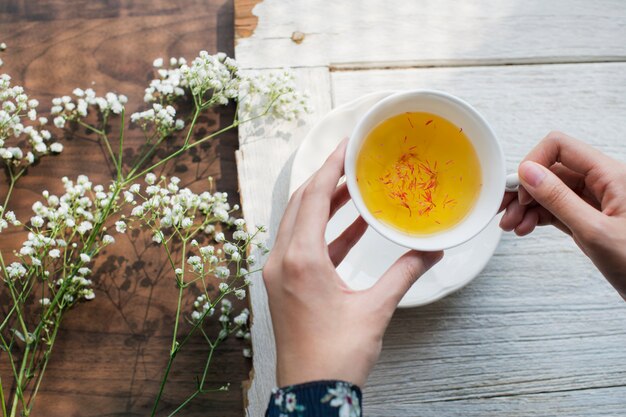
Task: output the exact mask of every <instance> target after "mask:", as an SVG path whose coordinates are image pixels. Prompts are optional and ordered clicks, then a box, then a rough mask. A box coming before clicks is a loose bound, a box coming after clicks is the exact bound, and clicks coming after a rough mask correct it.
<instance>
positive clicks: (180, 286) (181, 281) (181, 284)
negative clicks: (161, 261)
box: [170, 240, 187, 355]
mask: <svg viewBox="0 0 626 417" xmlns="http://www.w3.org/2000/svg"><path fill="white" fill-rule="evenodd" d="M186 250H187V241H186V240H183V248H182V250H181V253H182V260H181V261H180V264H181V265H180V269H182V271H183V272H182V274H181V276H180V277H177V278H176V279H177V281H178V305H177V306H176V318H175V321H174V334H173V335H172V349H171V351H170V355H171V354H173V353H174V351H175V350H176V348H177V347H176V339H177V336H178V321H179V319H180V310H181V309H182V305H183V290H184V289H185V285H184V284H185V252H186Z"/></svg>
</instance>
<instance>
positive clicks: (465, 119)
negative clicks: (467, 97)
mask: <svg viewBox="0 0 626 417" xmlns="http://www.w3.org/2000/svg"><path fill="white" fill-rule="evenodd" d="M406 112H428V113H433V114H436V115H438V116H441V117H443V118H444V119H447V120H449V121H450V122H452V123H454V124H455V125H456V126H460V127H462V128H463V132H464V133H465V134H466V136H467V137H468V138H469V140H470V141H471V142H472V144H473V146H474V149H475V150H476V154H477V155H478V160H479V162H480V166H481V175H482V187H481V190H480V194H479V196H478V199H477V201H476V204H474V207H473V208H472V210H471V211H470V212H469V213H468V214H467V216H466V217H465V218H464V219H463V220H462V221H461V222H460V223H458V224H457V225H455V226H453V227H451V228H450V229H447V230H444V231H442V232H438V233H434V234H429V235H411V234H408V233H403V232H401V231H399V230H397V229H394V228H393V227H391V226H388V225H386V224H385V223H383V222H381V221H380V220H378V219H377V218H376V217H374V216H373V215H372V214H371V213H370V211H369V210H368V209H367V207H366V206H365V203H364V202H363V197H362V196H361V192H360V190H359V187H358V185H357V182H356V161H357V156H358V154H359V151H360V150H361V146H362V144H363V141H364V140H365V138H366V136H367V135H368V133H369V132H370V131H371V130H372V129H373V128H374V127H376V126H377V125H378V124H379V123H381V122H383V121H384V120H387V119H389V118H390V117H393V116H395V115H398V114H402V113H406ZM345 173H346V182H347V183H348V190H349V191H350V196H351V197H352V201H353V202H354V205H355V206H356V208H357V210H358V211H359V213H360V214H361V216H362V217H363V219H364V220H365V221H366V222H367V223H368V224H369V225H370V226H371V227H373V228H374V229H375V230H376V231H377V232H378V233H380V234H381V235H382V236H384V237H386V238H387V239H389V240H391V241H392V242H395V243H397V244H398V245H402V246H405V247H407V248H412V249H417V250H423V251H435V250H440V249H448V248H452V247H454V246H458V245H460V244H462V243H464V242H467V241H468V240H470V239H471V238H473V237H474V236H476V235H477V234H478V233H480V232H481V230H483V229H484V228H485V227H486V226H487V225H488V224H489V222H490V221H491V220H492V219H493V218H494V216H495V215H496V214H497V212H498V208H499V207H500V204H501V202H502V197H503V195H504V192H505V190H507V191H515V190H517V187H518V185H519V180H518V178H517V174H511V175H509V176H508V177H507V175H506V167H505V160H504V153H503V152H502V148H501V147H500V144H499V142H498V140H497V139H496V136H495V134H494V133H493V130H491V127H489V124H488V123H487V122H486V121H485V119H484V118H483V117H482V116H481V115H480V114H479V113H478V112H477V111H476V109H474V108H473V107H472V106H470V105H469V104H468V103H466V102H465V101H463V100H461V99H459V98H457V97H454V96H452V95H450V94H447V93H444V92H441V91H434V90H412V91H405V92H399V93H396V94H393V95H391V96H389V97H387V98H385V99H383V100H381V101H380V102H378V103H377V104H376V105H375V106H374V107H372V108H371V109H370V110H369V111H368V112H367V113H366V114H365V115H364V116H363V118H361V120H360V121H359V122H358V124H357V125H356V127H355V128H354V130H353V131H352V135H351V136H350V139H349V141H348V148H347V150H346V158H345Z"/></svg>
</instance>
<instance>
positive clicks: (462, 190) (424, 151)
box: [356, 112, 482, 235]
mask: <svg viewBox="0 0 626 417" xmlns="http://www.w3.org/2000/svg"><path fill="white" fill-rule="evenodd" d="M356 176H357V177H356V180H357V183H358V186H359V190H360V192H361V195H362V197H363V201H364V202H365V205H366V206H367V208H368V210H369V211H370V212H371V213H372V214H373V215H374V217H376V218H377V219H379V220H380V221H382V222H384V223H386V224H387V225H389V226H392V227H394V228H396V229H398V230H400V231H402V232H405V233H409V234H413V235H419V234H432V233H437V232H440V231H443V230H446V229H449V228H451V227H453V226H455V225H456V224H458V223H459V222H460V221H461V220H463V218H464V217H465V216H466V215H467V214H468V213H469V212H470V211H471V209H472V207H473V206H474V204H475V202H476V200H477V198H478V195H479V193H480V188H481V185H482V179H481V171H480V163H479V161H478V156H477V155H476V151H475V150H474V147H473V145H472V143H471V142H470V140H469V139H468V138H467V136H466V135H465V133H463V129H462V128H461V127H458V126H455V125H454V124H453V123H451V122H449V121H448V120H446V119H444V118H442V117H440V116H437V115H435V114H430V113H422V112H413V113H403V114H399V115H397V116H394V117H391V118H389V119H387V120H385V121H383V122H381V123H380V124H378V125H377V126H376V127H375V128H374V129H373V130H372V131H371V132H370V133H369V134H368V135H367V137H366V138H365V140H364V142H363V146H362V147H361V150H360V151H359V155H358V157H357V163H356Z"/></svg>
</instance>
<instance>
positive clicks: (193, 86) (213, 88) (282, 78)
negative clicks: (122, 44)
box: [144, 51, 309, 120]
mask: <svg viewBox="0 0 626 417" xmlns="http://www.w3.org/2000/svg"><path fill="white" fill-rule="evenodd" d="M153 65H154V67H155V68H157V74H158V76H159V77H158V78H156V79H154V80H152V81H151V82H150V85H149V87H148V88H146V90H145V95H144V101H145V102H147V103H151V102H155V101H158V102H160V103H161V104H164V105H165V104H170V103H173V102H174V101H175V100H176V99H177V98H179V97H184V96H185V92H186V91H191V94H192V95H193V97H194V101H195V102H196V105H197V106H201V107H210V106H212V105H215V104H219V105H225V104H228V103H229V101H230V100H239V101H240V102H241V103H242V104H243V105H242V108H241V109H242V112H243V113H244V114H246V115H247V116H250V117H252V116H253V115H259V114H261V112H263V113H265V112H268V113H269V114H271V115H272V116H274V117H276V118H282V119H288V120H293V119H295V118H297V117H298V116H299V115H300V114H302V113H305V112H308V111H309V108H308V106H307V101H308V97H307V95H306V94H301V93H299V92H298V90H297V89H296V85H295V82H294V77H293V74H292V73H291V72H290V71H288V70H283V71H278V72H271V73H269V74H264V75H259V74H247V75H243V74H242V73H241V71H240V70H239V65H238V64H237V61H235V60H234V59H232V58H229V57H228V56H226V54H224V53H217V54H215V55H211V54H209V53H208V52H206V51H201V52H200V53H199V55H198V56H197V57H196V58H194V59H193V61H192V62H191V63H190V64H187V61H186V60H185V59H184V58H170V60H169V68H164V67H163V65H164V60H163V59H162V58H157V59H156V60H155V61H154V63H153Z"/></svg>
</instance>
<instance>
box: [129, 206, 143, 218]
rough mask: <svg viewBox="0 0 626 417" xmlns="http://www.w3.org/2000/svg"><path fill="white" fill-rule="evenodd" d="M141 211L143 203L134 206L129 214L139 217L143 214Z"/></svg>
mask: <svg viewBox="0 0 626 417" xmlns="http://www.w3.org/2000/svg"><path fill="white" fill-rule="evenodd" d="M143 211H144V208H143V205H141V206H135V207H133V209H132V210H131V212H130V215H131V216H135V217H141V216H142V215H143Z"/></svg>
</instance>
